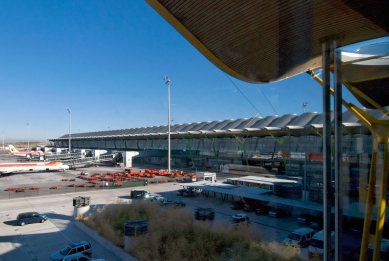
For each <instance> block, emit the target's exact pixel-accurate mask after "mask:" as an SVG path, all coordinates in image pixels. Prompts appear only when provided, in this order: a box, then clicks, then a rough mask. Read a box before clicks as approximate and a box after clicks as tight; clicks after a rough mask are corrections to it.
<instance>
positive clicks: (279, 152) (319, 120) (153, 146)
mask: <svg viewBox="0 0 389 261" xmlns="http://www.w3.org/2000/svg"><path fill="white" fill-rule="evenodd" d="M367 112H368V113H369V114H370V115H372V116H373V117H375V118H378V119H385V118H388V116H386V115H384V114H383V113H382V112H381V111H379V110H367ZM323 117H324V116H323V114H318V113H315V112H307V113H304V114H302V115H296V114H286V115H283V116H267V117H265V118H261V117H254V118H249V119H238V120H219V121H212V122H197V123H185V124H174V125H171V131H170V137H171V142H170V144H171V166H172V167H173V168H190V167H193V168H196V169H204V168H205V169H210V170H213V171H218V170H219V169H220V168H221V167H223V166H228V168H227V169H230V170H231V169H235V170H240V171H247V172H257V171H258V172H262V173H273V174H275V175H277V176H278V175H280V176H282V177H283V178H288V179H297V180H299V181H300V183H301V184H303V186H304V188H305V189H306V190H307V191H309V192H310V200H311V201H314V202H317V203H321V201H322V196H323V195H322V194H323V193H322V183H323V168H322V164H323V151H322V148H323V138H322V127H323ZM331 118H332V119H333V115H332V116H331ZM70 141H71V148H73V149H103V150H108V151H137V152H139V155H138V156H136V157H134V158H133V162H142V163H148V164H156V165H160V166H167V155H168V126H167V125H165V126H154V127H141V128H130V129H122V130H109V131H98V132H87V133H74V134H71V139H70ZM50 142H51V143H52V145H53V146H56V147H62V148H66V147H69V135H68V134H67V135H63V136H61V137H59V138H57V139H51V140H50ZM342 144H343V148H342V149H343V175H342V177H343V184H344V193H345V195H346V196H347V195H349V196H350V198H359V201H360V202H364V201H365V200H366V195H367V185H368V178H369V170H370V162H371V151H372V136H371V134H370V131H369V130H368V129H367V128H366V127H364V126H363V125H362V124H361V122H360V121H359V120H358V119H357V118H356V117H355V116H353V114H352V113H350V112H349V111H346V112H344V113H343V142H342ZM381 150H383V148H381ZM261 170H263V171H261ZM269 171H270V172H269Z"/></svg>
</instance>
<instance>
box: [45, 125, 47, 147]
mask: <svg viewBox="0 0 389 261" xmlns="http://www.w3.org/2000/svg"><path fill="white" fill-rule="evenodd" d="M46 141H47V138H46V128H45V145H46Z"/></svg>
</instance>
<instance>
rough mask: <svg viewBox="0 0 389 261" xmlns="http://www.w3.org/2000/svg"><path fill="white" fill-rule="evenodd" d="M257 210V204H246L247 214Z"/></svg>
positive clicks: (244, 208)
mask: <svg viewBox="0 0 389 261" xmlns="http://www.w3.org/2000/svg"><path fill="white" fill-rule="evenodd" d="M256 208H257V205H256V204H255V203H246V204H244V207H243V210H244V211H247V212H253V211H255V209H256Z"/></svg>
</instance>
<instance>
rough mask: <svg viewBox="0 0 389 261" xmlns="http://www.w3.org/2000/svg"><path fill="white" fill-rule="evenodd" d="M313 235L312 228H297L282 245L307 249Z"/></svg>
mask: <svg viewBox="0 0 389 261" xmlns="http://www.w3.org/2000/svg"><path fill="white" fill-rule="evenodd" d="M314 234H315V231H314V230H313V229H312V228H309V227H303V228H299V229H296V230H294V231H292V233H290V234H289V235H288V237H287V238H285V239H284V242H283V243H284V244H285V245H290V246H298V247H308V246H309V242H311V239H312V237H313V235H314Z"/></svg>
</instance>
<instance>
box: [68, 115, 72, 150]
mask: <svg viewBox="0 0 389 261" xmlns="http://www.w3.org/2000/svg"><path fill="white" fill-rule="evenodd" d="M68 113H69V153H71V149H72V145H71V141H72V134H71V132H70V130H71V127H72V112H71V111H70V110H69V109H68Z"/></svg>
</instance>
